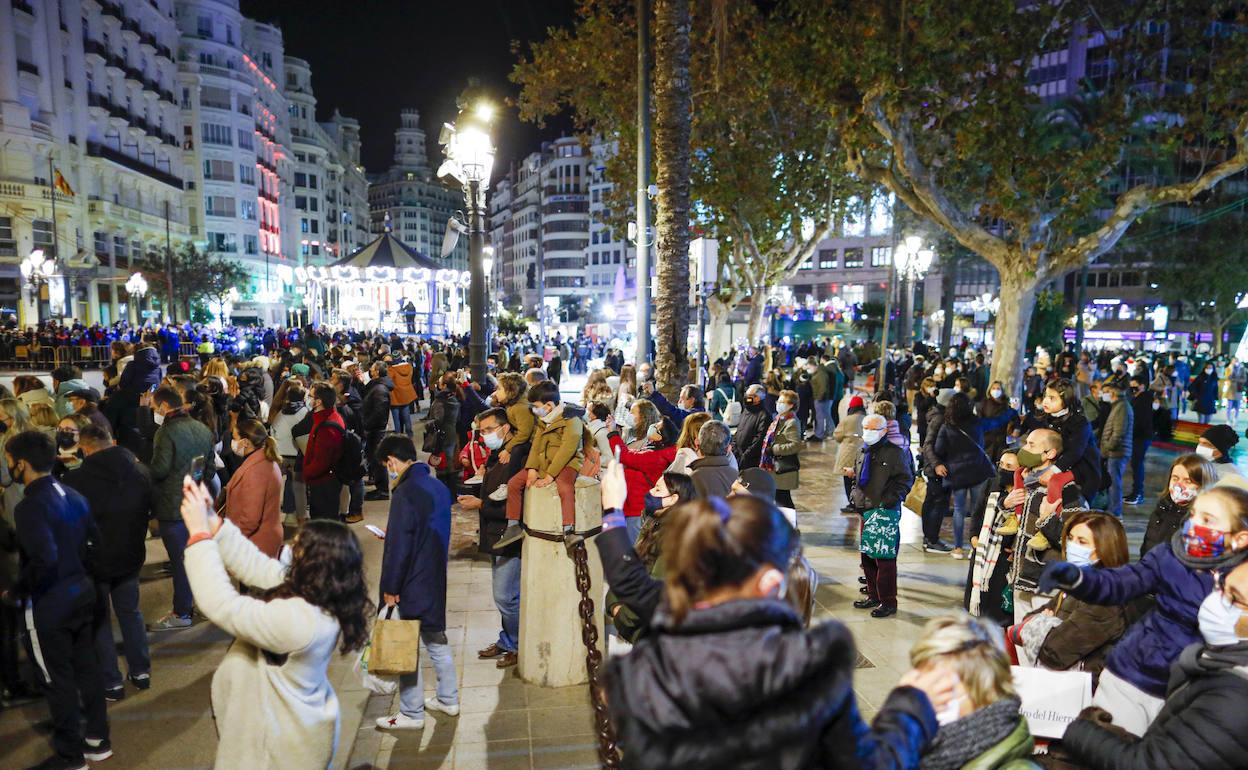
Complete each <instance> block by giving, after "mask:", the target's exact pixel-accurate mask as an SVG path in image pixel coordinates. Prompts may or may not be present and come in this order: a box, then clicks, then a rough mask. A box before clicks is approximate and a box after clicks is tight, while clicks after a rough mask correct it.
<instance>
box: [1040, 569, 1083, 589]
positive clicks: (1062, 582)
mask: <svg viewBox="0 0 1248 770" xmlns="http://www.w3.org/2000/svg"><path fill="white" fill-rule="evenodd" d="M1081 580H1083V574H1082V573H1081V572H1080V571H1079V568H1078V567H1076V566H1075V565H1073V564H1071V563H1070V562H1068V561H1055V562H1052V563H1050V564H1046V565H1045V567H1044V572H1041V573H1040V581H1039V585H1038V586H1037V593H1042V594H1048V593H1052V592H1053V590H1054V589H1056V588H1061V589H1063V590H1065V589H1068V588H1074V587H1075V586H1077V585H1079V582H1080V581H1081Z"/></svg>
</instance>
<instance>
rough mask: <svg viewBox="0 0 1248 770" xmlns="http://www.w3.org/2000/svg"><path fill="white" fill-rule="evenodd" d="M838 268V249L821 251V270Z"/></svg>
mask: <svg viewBox="0 0 1248 770" xmlns="http://www.w3.org/2000/svg"><path fill="white" fill-rule="evenodd" d="M834 267H836V249H819V269H820V270H831V269H832V268H834Z"/></svg>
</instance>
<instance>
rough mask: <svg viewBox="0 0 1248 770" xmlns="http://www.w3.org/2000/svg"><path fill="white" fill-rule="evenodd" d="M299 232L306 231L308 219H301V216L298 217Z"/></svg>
mask: <svg viewBox="0 0 1248 770" xmlns="http://www.w3.org/2000/svg"><path fill="white" fill-rule="evenodd" d="M299 232H301V233H306V232H308V220H306V219H303V218H300V219H299Z"/></svg>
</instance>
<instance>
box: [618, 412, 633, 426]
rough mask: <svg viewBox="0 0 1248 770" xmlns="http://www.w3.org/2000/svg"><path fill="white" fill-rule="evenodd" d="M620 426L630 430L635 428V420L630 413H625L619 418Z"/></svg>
mask: <svg viewBox="0 0 1248 770" xmlns="http://www.w3.org/2000/svg"><path fill="white" fill-rule="evenodd" d="M620 425H621V426H622V427H625V428H628V429H629V430H632V429H633V428H635V427H636V426H637V420H636V419H635V418H634V417H633V413H632V412H625V413H624V416H622V417H621V418H620Z"/></svg>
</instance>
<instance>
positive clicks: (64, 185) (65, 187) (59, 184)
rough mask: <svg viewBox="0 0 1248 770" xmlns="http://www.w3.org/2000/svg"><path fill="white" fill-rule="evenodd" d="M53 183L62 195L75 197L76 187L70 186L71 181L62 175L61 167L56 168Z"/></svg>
mask: <svg viewBox="0 0 1248 770" xmlns="http://www.w3.org/2000/svg"><path fill="white" fill-rule="evenodd" d="M52 184H53V186H54V187H56V191H57V192H59V193H61V194H62V195H68V196H70V197H71V198H72V197H73V195H74V188H72V187H70V186H69V182H66V181H65V177H64V176H62V175H61V170H60V169H59V168H58V169H57V170H56V174H55V176H54V177H53V179H52Z"/></svg>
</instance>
